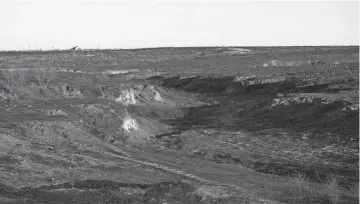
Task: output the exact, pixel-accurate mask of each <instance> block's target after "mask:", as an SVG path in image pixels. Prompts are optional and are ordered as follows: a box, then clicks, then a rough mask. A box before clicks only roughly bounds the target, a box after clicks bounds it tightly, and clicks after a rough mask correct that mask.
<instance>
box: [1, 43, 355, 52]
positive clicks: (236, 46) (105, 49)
mask: <svg viewBox="0 0 360 204" xmlns="http://www.w3.org/2000/svg"><path fill="white" fill-rule="evenodd" d="M359 46H360V45H250V46H238V45H232V46H223V45H219V46H159V47H136V48H81V47H79V46H75V47H78V48H79V49H78V50H73V51H107V50H144V49H166V48H251V47H254V48H267V47H270V48H271V47H359ZM72 48H73V47H72ZM47 51H72V50H71V48H67V49H61V48H52V49H46V48H45V49H41V48H40V49H0V52H47Z"/></svg>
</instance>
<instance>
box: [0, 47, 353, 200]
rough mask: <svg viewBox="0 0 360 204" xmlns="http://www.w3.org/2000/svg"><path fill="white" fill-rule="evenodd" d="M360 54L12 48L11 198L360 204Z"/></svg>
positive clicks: (6, 174) (1, 185)
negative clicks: (45, 50) (37, 50)
mask: <svg viewBox="0 0 360 204" xmlns="http://www.w3.org/2000/svg"><path fill="white" fill-rule="evenodd" d="M358 94H359V48H358V47H242V48H239V47H208V48H154V49H135V50H102V51H101V50H95V51H86V50H84V51H81V50H80V51H71V52H70V51H56V52H55V51H47V52H3V53H0V135H1V136H0V140H1V142H0V203H7V204H15V203H24V204H25V203H163V204H164V203H167V204H170V203H174V204H175V203H179V204H180V203H194V204H195V203H268V204H270V203H271V204H275V203H358V199H359V190H358V183H359V95H358Z"/></svg>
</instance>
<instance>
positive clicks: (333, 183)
mask: <svg viewBox="0 0 360 204" xmlns="http://www.w3.org/2000/svg"><path fill="white" fill-rule="evenodd" d="M338 190H339V184H338V181H337V179H336V178H335V177H330V178H328V180H327V182H326V183H325V189H324V194H325V196H326V197H327V198H328V199H329V201H330V202H331V203H333V204H336V203H338V202H339V193H338Z"/></svg>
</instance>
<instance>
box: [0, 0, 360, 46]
mask: <svg viewBox="0 0 360 204" xmlns="http://www.w3.org/2000/svg"><path fill="white" fill-rule="evenodd" d="M0 25H1V28H0V50H9V49H29V47H30V48H31V49H52V48H59V49H67V48H71V47H73V46H79V47H81V48H97V47H98V45H99V47H100V48H141V47H168V46H169V47H170V46H173V47H177V46H182V47H183V46H293V45H359V1H352V2H344V1H339V2H335V1H321V2H309V1H303V2H294V1H290V2H285V1H279V2H269V1H266V2H260V1H229V2H226V1H205V0H204V1H199V0H198V1H195V2H194V1H183V2H180V1H176V2H175V1H163V2H154V1H151V2H150V1H137V2H135V3H134V2H133V1H115V0H106V1H101V0H0Z"/></svg>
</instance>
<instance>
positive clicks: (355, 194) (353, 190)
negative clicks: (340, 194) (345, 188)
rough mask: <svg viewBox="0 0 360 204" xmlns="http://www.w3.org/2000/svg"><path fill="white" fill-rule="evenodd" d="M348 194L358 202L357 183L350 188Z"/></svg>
mask: <svg viewBox="0 0 360 204" xmlns="http://www.w3.org/2000/svg"><path fill="white" fill-rule="evenodd" d="M350 193H351V196H352V197H353V198H356V200H359V183H356V184H354V185H353V186H351V188H350Z"/></svg>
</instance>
